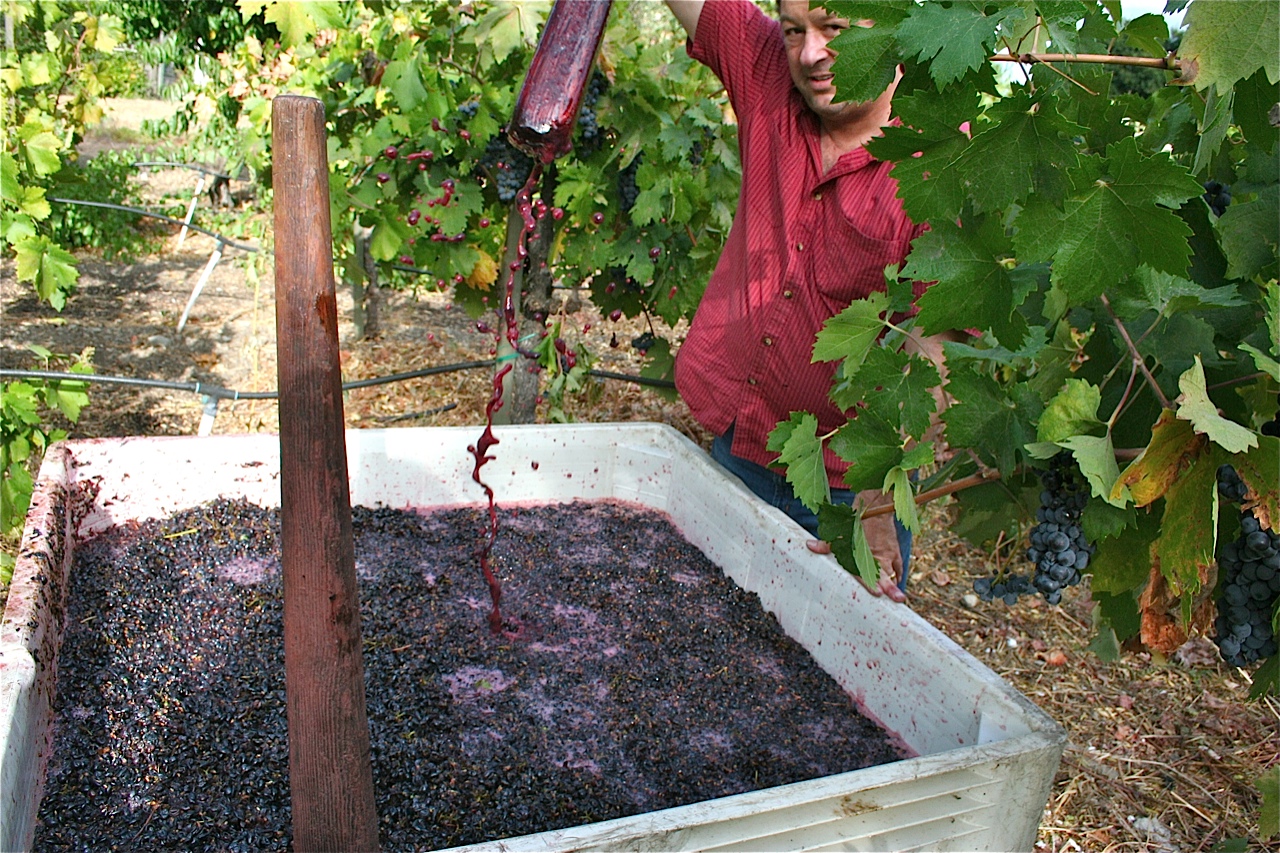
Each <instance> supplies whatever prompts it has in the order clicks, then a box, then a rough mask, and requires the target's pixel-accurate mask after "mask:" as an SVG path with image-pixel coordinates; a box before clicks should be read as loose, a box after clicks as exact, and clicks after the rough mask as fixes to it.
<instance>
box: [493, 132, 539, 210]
mask: <svg viewBox="0 0 1280 853" xmlns="http://www.w3.org/2000/svg"><path fill="white" fill-rule="evenodd" d="M480 168H481V169H483V170H484V171H485V172H487V173H488V175H489V176H490V177H491V178H492V179H493V182H494V184H495V185H496V186H497V188H498V200H499V201H501V202H504V203H509V202H511V201H513V200H514V199H515V197H516V193H518V192H520V189H521V187H523V186H524V185H525V182H526V181H528V180H529V173H530V172H532V171H533V159H532V158H530V157H529V155H527V154H525V153H524V152H523V151H521V150H520V149H519V148H516V147H515V146H514V145H512V144H511V143H510V142H509V141H508V140H507V137H506V134H502V133H500V134H498V135H497V136H495V137H493V138H492V139H490V140H489V144H488V145H486V146H485V149H484V154H482V155H481V156H480Z"/></svg>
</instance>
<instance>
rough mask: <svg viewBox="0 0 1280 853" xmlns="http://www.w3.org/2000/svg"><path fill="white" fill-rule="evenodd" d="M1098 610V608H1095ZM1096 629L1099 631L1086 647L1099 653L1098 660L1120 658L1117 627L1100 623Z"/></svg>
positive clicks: (1111, 660) (1110, 661) (1116, 659)
mask: <svg viewBox="0 0 1280 853" xmlns="http://www.w3.org/2000/svg"><path fill="white" fill-rule="evenodd" d="M1096 612H1098V608H1095V613H1096ZM1099 618H1100V617H1099ZM1096 630H1097V633H1096V634H1094V635H1093V639H1092V640H1090V641H1089V645H1087V646H1085V648H1086V649H1088V650H1089V651H1091V652H1093V653H1094V654H1095V655H1097V656H1098V660H1101V661H1106V662H1107V663H1112V662H1114V661H1118V660H1120V639H1119V637H1117V636H1116V631H1115V628H1113V627H1111V626H1110V625H1099V626H1097V628H1096Z"/></svg>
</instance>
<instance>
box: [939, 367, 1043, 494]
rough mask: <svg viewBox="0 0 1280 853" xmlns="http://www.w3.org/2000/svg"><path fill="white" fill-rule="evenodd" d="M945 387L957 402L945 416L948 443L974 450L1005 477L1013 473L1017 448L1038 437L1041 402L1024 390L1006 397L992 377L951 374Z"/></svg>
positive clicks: (974, 374)
mask: <svg viewBox="0 0 1280 853" xmlns="http://www.w3.org/2000/svg"><path fill="white" fill-rule="evenodd" d="M944 387H945V388H946V391H947V393H948V394H950V395H951V397H952V399H953V400H955V402H954V403H953V404H952V405H951V406H950V407H949V408H948V409H947V410H946V411H945V412H943V413H942V420H943V422H944V423H945V424H946V425H947V441H948V443H950V444H951V446H952V447H967V448H972V449H973V450H974V451H975V452H976V453H978V455H979V456H980V457H981V458H983V459H985V460H991V461H993V462H994V463H995V465H996V467H997V468H998V469H999V470H1000V471H1001V472H1002V473H1005V474H1008V473H1009V472H1011V471H1013V469H1014V467H1015V466H1016V464H1017V453H1018V448H1020V447H1024V446H1025V445H1027V444H1028V443H1030V442H1031V441H1032V440H1033V439H1034V437H1035V428H1034V427H1032V425H1031V424H1032V422H1034V421H1035V420H1038V419H1039V417H1040V413H1041V410H1042V407H1043V404H1042V403H1041V402H1040V400H1039V398H1038V397H1036V396H1035V395H1034V394H1032V393H1030V392H1029V389H1025V386H1024V388H1023V389H1022V390H1019V389H1017V388H1014V389H1011V390H1010V393H1005V391H1004V390H1003V389H1002V388H1001V387H1000V386H999V385H997V384H996V382H995V381H994V380H992V379H991V378H990V377H987V376H982V375H980V374H977V373H972V372H970V371H963V370H952V371H951V373H950V375H949V376H948V377H947V384H946V385H945V386H944ZM1055 452H1056V451H1055Z"/></svg>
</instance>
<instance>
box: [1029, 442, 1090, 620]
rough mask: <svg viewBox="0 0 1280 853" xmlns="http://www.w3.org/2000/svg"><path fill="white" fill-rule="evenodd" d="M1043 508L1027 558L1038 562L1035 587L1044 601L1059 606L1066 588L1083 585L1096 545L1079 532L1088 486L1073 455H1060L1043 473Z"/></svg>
mask: <svg viewBox="0 0 1280 853" xmlns="http://www.w3.org/2000/svg"><path fill="white" fill-rule="evenodd" d="M1040 484H1041V485H1042V486H1044V490H1043V491H1042V492H1040V508H1039V509H1037V510H1036V522H1037V523H1036V526H1035V527H1033V528H1031V547H1030V548H1028V549H1027V559H1028V560H1030V561H1031V562H1032V563H1035V566H1036V570H1035V575H1034V577H1033V579H1032V584H1034V586H1035V588H1036V589H1037V590H1039V591H1040V594H1041V595H1043V596H1044V599H1045V601H1047V602H1049V603H1050V604H1057V603H1058V602H1059V601H1061V600H1062V590H1063V588H1064V587H1068V586H1075V585H1076V584H1078V583H1080V573H1081V572H1083V571H1084V570H1085V568H1087V567H1088V565H1089V558H1090V557H1091V556H1093V552H1094V546H1092V545H1090V544H1089V542H1088V541H1087V540H1086V539H1085V538H1084V531H1083V530H1081V529H1080V513H1081V511H1082V510H1083V509H1084V507H1085V504H1087V503H1088V502H1089V492H1088V486H1087V484H1086V483H1084V482H1083V481H1082V480H1081V479H1080V477H1079V475H1078V474H1077V472H1076V469H1075V464H1074V463H1073V462H1072V460H1071V454H1070V453H1066V452H1063V453H1059V454H1058V455H1057V456H1055V457H1053V459H1051V460H1050V461H1049V467H1048V468H1046V469H1045V470H1044V471H1042V472H1041V473H1040Z"/></svg>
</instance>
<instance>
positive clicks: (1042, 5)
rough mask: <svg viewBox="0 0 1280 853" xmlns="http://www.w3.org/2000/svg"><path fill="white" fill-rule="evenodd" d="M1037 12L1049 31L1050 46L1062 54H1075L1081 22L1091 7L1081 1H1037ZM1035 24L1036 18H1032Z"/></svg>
mask: <svg viewBox="0 0 1280 853" xmlns="http://www.w3.org/2000/svg"><path fill="white" fill-rule="evenodd" d="M1035 11H1036V12H1037V13H1038V14H1039V16H1040V18H1041V22H1042V23H1043V24H1044V25H1045V26H1046V27H1047V28H1048V30H1049V46H1050V47H1052V48H1053V49H1054V50H1055V51H1059V52H1062V53H1075V52H1076V50H1077V44H1078V42H1079V38H1080V33H1079V26H1080V21H1081V19H1082V18H1084V16H1085V15H1086V14H1088V11H1089V6H1088V5H1087V4H1085V3H1083V2H1081V0H1036V4H1035ZM1032 21H1033V22H1035V17H1034V16H1033V17H1032Z"/></svg>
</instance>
